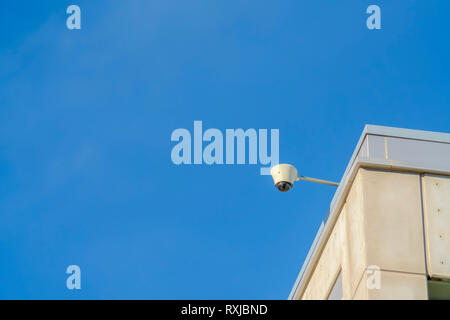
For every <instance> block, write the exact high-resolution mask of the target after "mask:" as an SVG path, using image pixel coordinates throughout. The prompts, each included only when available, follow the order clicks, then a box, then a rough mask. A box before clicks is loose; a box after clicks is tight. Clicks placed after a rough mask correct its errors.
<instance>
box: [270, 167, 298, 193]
mask: <svg viewBox="0 0 450 320" xmlns="http://www.w3.org/2000/svg"><path fill="white" fill-rule="evenodd" d="M270 174H271V175H272V178H273V182H274V183H275V187H276V188H277V189H278V190H280V191H281V192H287V191H289V190H291V189H292V187H293V186H294V181H297V169H295V167H294V166H291V165H290V164H277V165H276V166H273V167H272V169H270Z"/></svg>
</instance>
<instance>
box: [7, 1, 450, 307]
mask: <svg viewBox="0 0 450 320" xmlns="http://www.w3.org/2000/svg"><path fill="white" fill-rule="evenodd" d="M70 4H77V5H79V6H80V7H81V15H82V29H81V30H72V31H70V30H68V29H67V28H66V18H67V17H68V15H67V14H66V8H67V6H69V5H70ZM370 4H377V5H379V6H380V8H381V19H382V21H381V24H382V29H381V30H368V29H367V28H366V22H365V21H366V18H367V16H368V15H367V14H366V13H365V11H366V8H367V7H368V5H370ZM448 12H450V2H448V1H445V0H442V1H432V2H430V1H370V2H368V1H356V0H353V1H339V2H337V1H335V2H332V1H298V0H293V1H287V0H286V1H207V0H202V1H200V0H193V1H150V0H149V1H143V0H142V1H138V0H134V1H111V0H109V1H100V0H99V1H83V0H77V1H74V2H66V1H56V0H55V1H39V2H38V1H34V2H30V1H23V0H17V1H12V0H1V1H0V298H2V299H31V298H37V299H51V298H56V299H285V298H286V297H287V296H288V294H289V292H290V289H291V288H292V285H293V283H294V281H295V279H296V277H297V274H298V272H299V270H300V267H301V265H302V263H303V261H304V259H305V257H306V254H307V252H308V249H309V247H310V245H311V243H312V241H313V239H314V236H315V233H316V231H317V229H318V227H319V225H320V222H321V221H322V219H323V217H324V216H325V215H326V213H327V209H328V205H329V202H330V200H331V198H332V196H333V192H334V189H333V187H329V186H321V185H314V184H308V183H298V184H296V185H295V187H294V189H293V190H292V191H290V192H288V193H280V192H277V191H276V190H275V188H274V186H273V183H272V180H271V178H270V176H261V175H259V166H258V165H222V166H220V165H212V166H208V165H195V166H194V165H182V166H176V165H174V164H173V163H172V162H171V156H170V155H171V149H172V147H173V146H174V145H175V143H173V142H171V141H170V136H171V133H172V131H173V130H175V129H177V128H187V129H189V130H191V131H192V130H193V122H194V120H201V121H203V127H204V128H205V129H207V128H218V129H220V130H222V131H223V132H225V129H227V128H243V129H248V128H255V129H259V128H265V129H279V130H280V161H281V162H288V163H292V164H294V165H296V166H297V167H298V168H299V169H300V170H301V172H302V173H303V174H305V175H308V176H314V177H318V178H327V179H330V180H336V181H338V180H339V179H340V178H341V176H342V174H343V172H344V169H345V167H346V164H347V162H348V161H349V159H350V156H351V153H352V151H353V148H354V147H355V144H356V142H357V140H358V138H359V136H360V134H361V131H362V129H363V127H364V125H365V124H378V125H388V126H396V127H406V128H412V129H423V130H432V131H443V132H449V126H450V120H449V119H450V59H449V57H450V42H449V41H448V39H449V35H450V22H449V20H448ZM71 264H76V265H79V266H80V268H81V272H82V280H81V281H82V289H81V290H78V291H77V290H72V291H70V290H68V289H67V288H66V278H67V275H66V273H65V270H66V268H67V266H69V265H71Z"/></svg>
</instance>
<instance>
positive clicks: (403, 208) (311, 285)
mask: <svg viewBox="0 0 450 320" xmlns="http://www.w3.org/2000/svg"><path fill="white" fill-rule="evenodd" d="M428 178H429V177H428ZM421 179H422V178H421V175H420V174H418V173H406V172H392V171H382V170H373V169H359V170H358V173H357V175H356V177H355V180H354V182H353V184H352V186H351V188H350V190H349V193H348V195H347V198H346V202H345V204H344V205H343V207H342V209H341V212H340V214H339V216H338V219H337V222H336V225H335V226H334V228H333V231H332V233H331V236H330V238H329V239H328V241H327V243H326V245H325V247H324V249H323V252H322V253H321V254H320V258H319V260H318V263H317V265H316V267H315V269H314V271H313V273H312V276H311V277H310V279H309V282H308V284H307V286H306V289H305V291H304V293H303V295H302V296H301V297H297V298H302V299H327V297H328V294H329V292H330V290H331V287H332V285H333V284H334V281H335V279H336V276H337V274H338V272H342V286H343V299H426V298H427V286H426V279H427V278H426V262H425V245H424V233H423V229H424V224H423V219H424V218H423V213H422V191H421V183H422V181H421ZM425 179H426V178H425ZM433 179H434V178H433ZM445 179H447V180H445V183H444V182H443V181H442V180H439V183H440V184H441V186H442V187H441V188H434V187H433V188H431V185H432V183H435V181H434V180H432V179H429V180H430V182H429V183H431V185H430V187H429V188H428V193H427V195H428V198H431V197H436V198H439V199H441V198H442V197H443V193H444V194H445V193H446V192H449V190H450V181H449V180H448V178H445ZM423 183H425V182H423ZM426 183H428V182H426ZM444 184H445V187H444ZM447 188H448V189H447ZM447 198H449V197H447ZM430 201H431V202H432V203H434V204H433V205H428V207H429V209H428V212H437V208H438V207H439V208H441V212H442V211H443V210H446V212H448V210H449V209H450V203H449V202H445V201H450V200H448V199H447V200H445V201H444V200H442V201H441V202H439V204H436V202H435V201H434V200H430ZM444 208H447V209H444ZM449 215H450V214H449ZM449 215H443V214H442V215H441V217H440V219H438V220H439V222H436V221H434V220H433V219H431V218H430V219H429V220H430V224H433V223H434V224H436V223H446V226H447V229H446V230H447V232H448V230H449V229H450V228H449V227H448V226H449V224H448V222H447V221H446V220H445V221H444V220H443V219H447V218H448V216H449ZM436 216H437V213H436ZM432 228H433V227H432ZM442 234H444V236H447V233H445V232H444V229H442ZM449 238H450V235H448V237H446V238H445V240H443V239H442V238H441V239H440V240H439V241H438V240H437V238H436V242H438V243H444V242H445V241H448V239H449ZM444 246H446V248H447V249H448V248H450V246H449V244H448V243H445V245H444ZM433 248H434V247H433ZM448 251H449V250H447V252H448ZM434 252H435V254H434V255H432V256H430V259H431V260H430V261H432V263H433V261H438V260H439V261H440V260H442V259H443V253H442V252H443V251H442V252H441V251H439V250H438V249H434ZM437 257H439V258H437ZM445 259H448V256H446V257H445ZM445 261H447V262H449V260H445ZM372 265H375V266H378V267H379V268H380V271H379V275H380V279H381V282H380V287H379V288H378V289H377V288H369V287H368V284H367V278H368V272H367V270H368V268H370V266H372ZM440 267H441V269H435V270H439V272H440V273H442V272H447V273H448V272H449V271H450V269H448V268H447V269H445V268H444V267H442V264H441V266H440ZM444 269H445V270H444ZM372 287H373V286H372Z"/></svg>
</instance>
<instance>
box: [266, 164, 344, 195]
mask: <svg viewBox="0 0 450 320" xmlns="http://www.w3.org/2000/svg"><path fill="white" fill-rule="evenodd" d="M270 174H271V175H272V178H273V182H274V183H275V187H276V188H277V189H278V190H280V191H281V192H287V191H289V190H291V189H292V187H293V186H294V181H300V180H305V181H310V182H315V183H322V184H328V185H331V186H339V183H337V182H332V181H327V180H322V179H315V178H308V177H304V176H302V175H299V174H298V172H297V169H296V168H295V167H294V166H291V165H290V164H277V165H276V166H273V167H272V169H270Z"/></svg>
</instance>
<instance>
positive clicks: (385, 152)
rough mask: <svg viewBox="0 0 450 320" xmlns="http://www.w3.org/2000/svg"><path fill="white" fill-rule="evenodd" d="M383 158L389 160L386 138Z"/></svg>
mask: <svg viewBox="0 0 450 320" xmlns="http://www.w3.org/2000/svg"><path fill="white" fill-rule="evenodd" d="M384 157H385V158H386V160H387V159H389V153H388V146H387V137H384Z"/></svg>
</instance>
